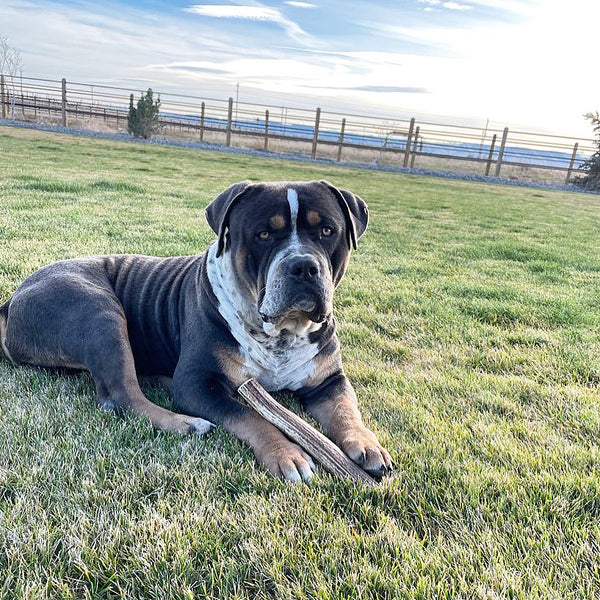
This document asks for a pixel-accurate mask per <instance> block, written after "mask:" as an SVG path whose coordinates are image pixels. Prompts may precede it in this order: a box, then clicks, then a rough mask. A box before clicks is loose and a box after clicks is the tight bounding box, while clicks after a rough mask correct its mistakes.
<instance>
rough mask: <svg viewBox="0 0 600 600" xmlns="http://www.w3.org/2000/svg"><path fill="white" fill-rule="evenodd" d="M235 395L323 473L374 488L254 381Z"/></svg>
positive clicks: (360, 471) (336, 450)
mask: <svg viewBox="0 0 600 600" xmlns="http://www.w3.org/2000/svg"><path fill="white" fill-rule="evenodd" d="M238 392H239V393H240V395H241V396H242V397H243V398H244V399H245V400H246V402H247V403H248V404H249V405H250V406H251V407H252V408H253V409H254V410H255V411H256V412H257V413H258V414H259V415H261V416H262V417H263V418H265V419H266V420H267V421H269V423H272V424H273V425H275V427H277V429H279V430H281V431H282V432H283V433H285V435H287V436H288V437H289V438H290V439H291V440H292V441H294V442H296V443H297V444H299V445H300V446H302V448H303V449H304V450H305V451H306V452H307V453H308V454H310V455H311V456H312V457H313V458H314V459H315V460H316V461H318V462H320V463H321V464H322V465H323V467H324V468H325V469H326V470H327V471H329V472H330V473H332V474H333V475H337V476H338V477H350V478H352V479H358V480H359V481H363V482H364V483H366V484H368V485H375V483H376V481H375V479H373V477H371V476H370V475H369V474H368V473H367V472H366V471H363V469H361V468H360V467H359V466H358V465H356V464H354V463H353V462H352V461H351V460H350V459H349V458H348V457H347V456H346V455H345V454H344V453H343V452H342V451H341V450H340V449H339V448H338V447H337V446H336V445H335V444H334V443H333V442H332V441H331V440H329V439H328V438H326V437H325V436H324V435H323V434H322V433H320V432H319V431H317V430H316V429H315V428H314V427H312V426H311V425H309V424H308V423H307V422H306V421H304V420H303V419H301V418H300V417H299V416H297V415H295V414H294V413H293V412H291V411H289V410H288V409H287V408H285V407H283V406H281V404H279V402H277V401H276V400H274V399H273V397H272V396H271V395H270V394H269V393H268V392H267V391H266V390H265V389H264V388H263V387H262V386H261V385H260V383H258V381H256V379H248V381H246V382H244V383H243V384H242V385H241V386H240V387H239V388H238Z"/></svg>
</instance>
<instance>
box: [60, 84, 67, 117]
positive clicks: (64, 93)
mask: <svg viewBox="0 0 600 600" xmlns="http://www.w3.org/2000/svg"><path fill="white" fill-rule="evenodd" d="M61 83H62V92H61V98H60V104H61V109H60V114H61V125H62V126H63V127H66V126H67V80H66V79H65V78H64V77H63V78H62V82H61Z"/></svg>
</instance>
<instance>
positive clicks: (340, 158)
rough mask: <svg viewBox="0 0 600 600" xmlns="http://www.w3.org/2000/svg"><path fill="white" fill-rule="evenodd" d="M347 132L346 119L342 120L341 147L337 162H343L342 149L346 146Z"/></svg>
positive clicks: (339, 147)
mask: <svg viewBox="0 0 600 600" xmlns="http://www.w3.org/2000/svg"><path fill="white" fill-rule="evenodd" d="M345 131H346V119H342V129H341V130H340V145H339V146H338V152H337V161H338V162H340V161H341V160H342V148H343V146H344V132H345Z"/></svg>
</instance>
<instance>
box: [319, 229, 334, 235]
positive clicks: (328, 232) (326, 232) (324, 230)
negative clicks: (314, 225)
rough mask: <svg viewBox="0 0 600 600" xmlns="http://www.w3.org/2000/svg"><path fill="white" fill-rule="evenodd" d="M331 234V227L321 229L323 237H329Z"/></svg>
mask: <svg viewBox="0 0 600 600" xmlns="http://www.w3.org/2000/svg"><path fill="white" fill-rule="evenodd" d="M332 233H333V229H331V227H323V228H322V229H321V235H322V236H324V237H329V236H330V235H331V234H332Z"/></svg>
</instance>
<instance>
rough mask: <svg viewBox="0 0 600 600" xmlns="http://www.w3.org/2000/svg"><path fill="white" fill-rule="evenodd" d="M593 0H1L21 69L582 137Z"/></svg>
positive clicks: (593, 87)
mask: <svg viewBox="0 0 600 600" xmlns="http://www.w3.org/2000/svg"><path fill="white" fill-rule="evenodd" d="M598 22H600V0H522V1H518V0H450V1H447V0H406V1H394V0H370V1H363V2H358V1H356V0H306V1H297V0H286V1H283V0H277V1H275V0H264V1H262V2H257V1H252V0H235V1H229V2H227V1H225V0H212V1H211V0H205V1H201V0H187V1H184V0H172V1H166V0H139V1H133V0H108V1H102V2H98V1H94V2H88V1H87V0H69V1H64V2H58V1H51V0H36V1H28V0H22V1H21V0H0V35H2V36H5V37H7V38H8V40H9V44H10V45H11V46H12V47H13V48H16V49H17V50H19V51H20V53H21V55H22V58H23V67H24V69H23V74H24V75H25V76H30V77H44V78H49V79H60V78H62V77H65V78H67V80H72V81H80V82H89V83H97V84H100V83H105V84H110V85H118V86H125V87H130V86H131V87H134V89H145V88H147V87H149V86H151V87H152V88H153V89H154V90H157V91H163V92H168V91H173V92H175V91H176V92H179V93H189V94H192V95H197V96H203V97H211V98H227V97H230V96H232V97H236V95H237V96H238V98H239V101H240V102H243V101H247V102H258V103H265V104H271V105H277V106H282V105H285V106H290V107H296V106H297V107H307V108H313V107H317V106H321V107H322V109H323V110H324V111H326V110H335V111H340V112H344V111H348V112H352V113H360V114H365V115H373V116H382V117H386V118H398V119H404V118H409V117H411V116H415V117H417V119H421V120H427V119H429V120H430V121H435V122H460V123H462V124H466V125H472V126H476V127H479V126H482V127H483V126H485V124H486V121H487V120H488V119H489V121H490V126H491V127H498V128H501V127H504V126H509V127H511V128H513V129H515V128H520V129H522V130H526V131H545V132H550V133H557V134H564V135H573V136H585V137H588V138H590V137H592V130H591V126H590V125H589V123H588V122H587V121H585V119H584V118H583V114H584V113H586V112H590V111H596V110H600V77H598V75H597V65H598V41H597V40H598V33H597V24H598Z"/></svg>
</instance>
